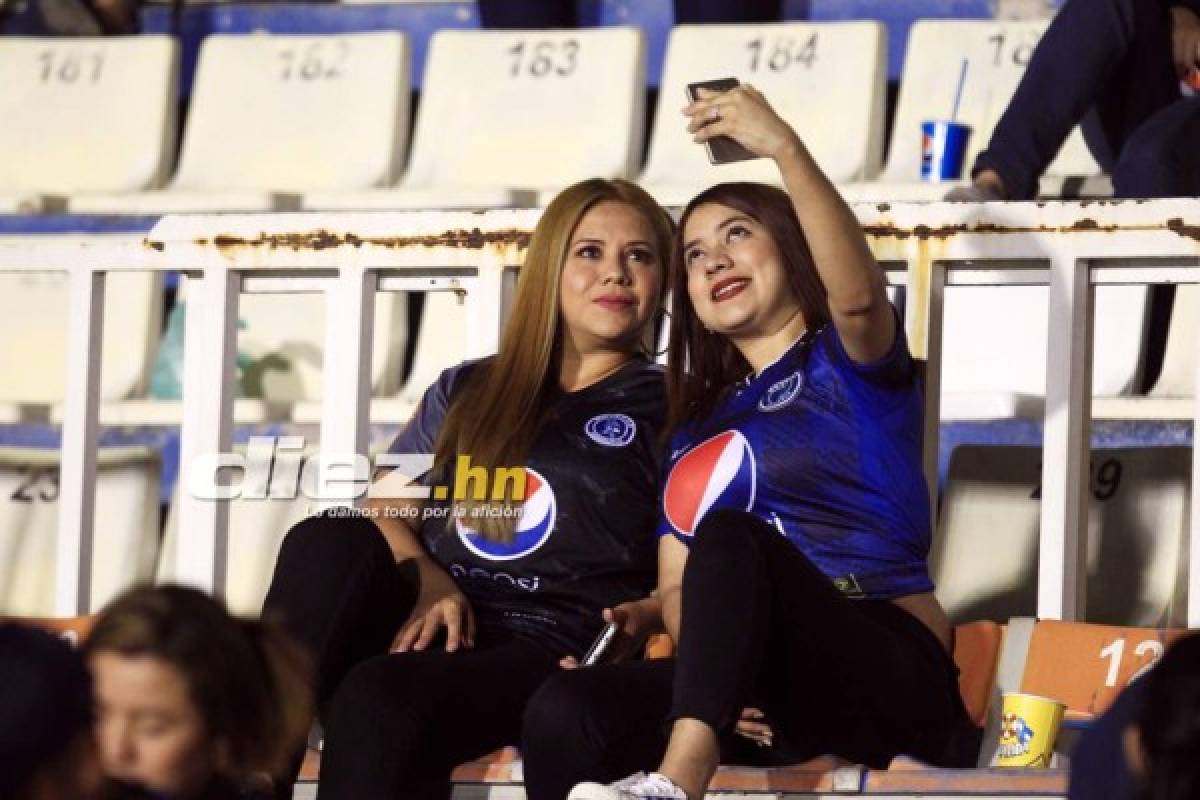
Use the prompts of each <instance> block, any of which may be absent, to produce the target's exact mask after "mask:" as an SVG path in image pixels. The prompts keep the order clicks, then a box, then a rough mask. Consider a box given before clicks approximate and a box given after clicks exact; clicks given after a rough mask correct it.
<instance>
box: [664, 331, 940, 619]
mask: <svg viewBox="0 0 1200 800" xmlns="http://www.w3.org/2000/svg"><path fill="white" fill-rule="evenodd" d="M897 327H899V326H897ZM921 419H922V402H921V392H920V389H919V387H918V384H917V372H916V365H915V363H914V362H913V360H912V357H911V356H910V355H909V352H908V343H907V340H906V339H905V337H904V332H903V330H902V329H901V330H899V331H898V332H897V334H896V341H895V344H894V345H893V347H892V351H891V352H890V353H889V354H888V355H887V356H885V357H884V358H883V359H881V360H880V361H878V362H876V363H872V364H856V363H854V362H853V361H851V359H850V357H849V356H848V355H846V351H845V349H844V348H843V346H842V343H841V340H840V339H839V338H838V334H837V331H836V329H835V328H834V327H833V325H827V326H825V327H824V328H822V329H821V330H819V331H817V332H816V333H815V334H810V335H806V336H804V337H802V338H801V339H800V340H799V341H797V342H796V343H795V344H794V345H792V347H790V348H789V349H788V350H787V352H786V353H784V354H783V355H782V356H781V357H780V358H779V359H778V360H777V361H775V362H774V363H773V364H771V365H770V366H768V367H767V368H766V369H764V370H762V372H761V373H759V374H758V375H756V376H753V377H751V378H748V379H746V380H744V381H741V382H740V383H738V384H737V385H736V386H734V387H732V388H730V389H729V390H728V391H727V393H726V394H725V396H724V397H722V398H721V400H720V401H719V402H718V404H717V406H716V409H715V410H714V411H713V413H712V414H711V415H710V416H709V417H708V419H705V420H702V421H698V422H693V423H690V424H688V425H685V426H683V427H682V428H681V429H680V430H678V431H676V432H675V435H674V437H673V439H672V442H671V451H670V458H669V460H668V462H667V464H666V468H665V475H666V479H665V481H664V484H663V498H662V503H661V506H660V516H659V525H658V534H659V536H663V535H667V534H674V535H675V536H677V537H678V538H679V539H680V540H681V541H682V542H683V543H684V544H688V543H689V541H690V539H691V537H692V536H693V535H694V533H695V531H696V526H697V525H698V524H699V522H700V520H701V519H703V517H704V515H705V514H706V513H708V512H709V511H711V510H713V509H738V510H742V511H749V512H751V513H753V514H755V515H757V516H759V517H761V518H762V519H764V520H766V521H767V522H768V523H769V524H770V525H772V526H774V527H775V528H777V529H778V530H779V532H780V533H781V534H782V535H784V536H786V537H787V538H788V540H789V541H791V543H792V544H794V545H795V546H796V547H798V548H799V549H800V550H801V551H802V552H803V553H804V554H805V555H806V556H807V557H808V558H809V559H810V560H811V561H812V562H813V563H814V564H816V565H817V567H818V568H819V569H820V570H821V571H822V572H824V573H825V574H826V575H827V576H829V578H830V579H831V580H833V581H834V583H835V585H837V586H838V588H839V589H841V590H842V591H844V592H846V593H847V594H851V595H861V596H866V597H878V598H890V597H899V596H902V595H906V594H911V593H914V592H924V591H929V590H931V589H932V588H933V582H932V581H931V580H930V578H929V570H928V567H927V565H926V557H927V555H928V552H929V540H930V517H929V495H928V493H927V491H926V485H925V479H924V476H923V474H922V471H921Z"/></svg>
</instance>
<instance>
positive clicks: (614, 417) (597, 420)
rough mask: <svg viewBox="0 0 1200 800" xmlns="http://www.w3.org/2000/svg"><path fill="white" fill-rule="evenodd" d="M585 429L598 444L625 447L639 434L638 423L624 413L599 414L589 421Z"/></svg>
mask: <svg viewBox="0 0 1200 800" xmlns="http://www.w3.org/2000/svg"><path fill="white" fill-rule="evenodd" d="M583 430H584V432H585V433H586V434H587V435H588V437H589V438H590V439H591V440H592V441H593V442H595V443H596V444H602V445H604V446H605V447H624V446H625V445H627V444H629V443H630V442H632V441H633V437H634V436H636V435H637V423H636V422H634V421H633V418H631V417H628V416H626V415H624V414H597V415H596V416H594V417H592V418H591V419H589V420H588V421H587V424H586V425H584V426H583Z"/></svg>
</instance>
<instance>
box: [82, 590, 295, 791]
mask: <svg viewBox="0 0 1200 800" xmlns="http://www.w3.org/2000/svg"><path fill="white" fill-rule="evenodd" d="M83 652H84V655H85V656H86V657H87V662H88V667H89V668H90V669H91V672H92V679H93V682H94V685H95V695H96V712H95V713H96V743H97V745H98V748H99V751H100V760H101V766H102V767H103V770H104V773H105V775H106V777H107V778H109V779H110V781H111V783H110V785H109V786H108V787H107V792H106V794H105V795H104V796H105V797H108V798H112V799H113V800H126V799H128V800H243V799H244V798H248V797H254V796H258V797H264V796H269V795H264V794H262V792H263V791H264V789H267V790H269V788H270V785H271V780H272V779H273V778H277V777H279V776H281V775H283V774H284V773H285V772H286V770H287V768H288V763H289V761H290V759H291V756H292V752H293V750H294V749H295V748H296V746H297V745H299V744H301V743H302V742H303V741H304V737H305V735H306V734H307V728H308V720H309V718H310V711H309V709H310V707H311V702H310V700H309V692H308V683H309V679H308V674H307V661H306V659H305V657H304V654H303V652H302V651H301V650H300V649H299V648H298V647H297V646H296V644H295V643H293V642H292V641H291V640H290V639H288V638H287V636H286V635H285V634H284V633H283V632H282V631H281V630H278V629H277V628H275V627H273V626H271V625H269V624H264V623H261V622H258V621H255V620H240V619H235V618H234V617H231V616H230V615H229V613H228V612H227V611H226V610H225V608H224V607H223V606H222V605H221V604H220V603H218V602H217V601H216V600H214V599H212V598H211V597H209V596H208V595H206V594H204V593H202V592H199V591H196V590H195V589H188V588H184V587H178V586H164V587H158V588H140V589H132V590H130V591H128V592H126V593H125V594H123V595H121V596H120V597H118V598H117V599H116V600H114V601H113V602H112V603H111V604H109V606H108V607H107V608H105V609H104V611H103V612H101V614H100V617H99V619H98V620H97V621H96V626H95V627H94V628H93V629H92V631H91V633H90V634H89V635H88V638H87V640H86V641H85V642H84V645H83Z"/></svg>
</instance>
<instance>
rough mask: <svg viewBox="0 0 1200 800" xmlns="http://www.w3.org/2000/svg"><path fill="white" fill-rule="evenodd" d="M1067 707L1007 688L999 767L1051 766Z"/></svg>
mask: <svg viewBox="0 0 1200 800" xmlns="http://www.w3.org/2000/svg"><path fill="white" fill-rule="evenodd" d="M1066 710H1067V707H1066V706H1065V705H1064V704H1062V703H1060V702H1058V701H1057V700H1051V699H1050V698H1049V697H1038V696H1037V695H1035V694H1022V693H1020V692H1005V693H1004V704H1003V706H1002V711H1001V717H1000V743H999V746H998V747H997V748H996V756H995V758H994V759H993V763H994V764H995V765H996V766H997V767H1048V766H1050V758H1051V757H1052V756H1053V755H1054V741H1055V740H1056V739H1057V738H1058V729H1059V727H1060V726H1061V725H1062V719H1063V712H1065V711H1066Z"/></svg>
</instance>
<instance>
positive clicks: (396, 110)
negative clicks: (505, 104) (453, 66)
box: [173, 31, 409, 192]
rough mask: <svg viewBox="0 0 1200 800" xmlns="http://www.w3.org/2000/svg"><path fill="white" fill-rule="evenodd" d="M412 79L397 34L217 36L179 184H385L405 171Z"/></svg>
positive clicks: (207, 47)
mask: <svg viewBox="0 0 1200 800" xmlns="http://www.w3.org/2000/svg"><path fill="white" fill-rule="evenodd" d="M408 71H409V55H408V46H407V44H406V40H405V37H404V35H403V34H400V33H396V32H390V31H389V32H375V33H353V34H337V35H328V36H326V35H321V36H308V35H305V36H301V35H266V34H254V35H245V36H242V35H211V36H208V37H206V38H205V39H204V41H203V42H202V43H201V45H200V55H199V62H198V64H197V67H196V80H195V84H194V85H193V88H192V100H191V106H190V111H189V114H188V121H187V128H186V130H185V132H184V137H183V150H182V153H181V155H180V159H179V170H178V172H177V173H176V176H175V180H174V182H173V186H174V188H176V189H180V190H189V191H220V190H239V189H244V190H263V191H285V192H286V191H293V192H301V191H305V190H309V189H364V188H369V187H372V186H385V185H387V184H389V183H390V182H391V181H392V180H393V179H394V178H395V177H396V175H397V174H398V173H399V170H400V166H401V165H402V164H403V163H404V150H405V142H406V140H407V134H408V107H409V75H408Z"/></svg>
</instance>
